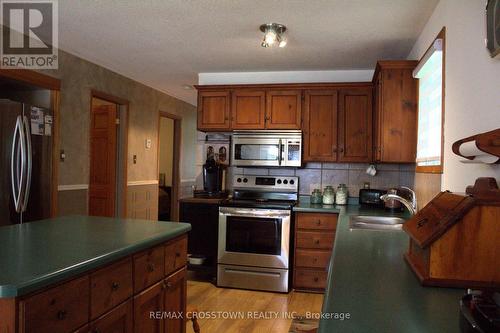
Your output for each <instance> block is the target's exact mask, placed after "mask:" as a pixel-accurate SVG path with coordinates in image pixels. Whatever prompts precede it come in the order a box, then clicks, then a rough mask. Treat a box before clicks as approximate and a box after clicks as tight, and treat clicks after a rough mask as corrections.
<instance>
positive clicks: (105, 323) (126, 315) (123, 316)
mask: <svg viewBox="0 0 500 333" xmlns="http://www.w3.org/2000/svg"><path fill="white" fill-rule="evenodd" d="M90 327H91V328H90V332H92V333H93V332H103V333H104V332H109V333H132V332H133V328H134V325H133V313H132V300H128V301H127V302H126V303H123V304H121V305H119V306H117V307H116V308H114V309H113V310H111V311H110V312H109V313H107V314H105V315H104V316H102V317H101V318H99V319H97V320H96V321H95V322H93V323H92V324H91V325H90Z"/></svg>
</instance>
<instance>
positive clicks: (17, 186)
mask: <svg viewBox="0 0 500 333" xmlns="http://www.w3.org/2000/svg"><path fill="white" fill-rule="evenodd" d="M18 141H19V142H18ZM24 158H25V157H24V137H23V124H22V120H21V116H17V119H16V126H15V128H14V136H13V138H12V152H11V160H10V172H11V180H12V196H13V199H14V208H15V209H16V212H17V213H20V212H21V197H22V194H23V193H22V192H23V191H22V189H23V188H24V177H23V172H22V171H23V169H24V164H25V161H24ZM19 159H21V163H20V164H19Z"/></svg>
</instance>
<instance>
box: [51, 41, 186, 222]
mask: <svg viewBox="0 0 500 333" xmlns="http://www.w3.org/2000/svg"><path fill="white" fill-rule="evenodd" d="M43 72H44V73H45V74H47V75H50V76H53V77H56V78H59V79H60V80H61V95H60V133H61V136H60V148H61V149H64V151H65V153H66V160H65V161H64V162H60V163H59V180H58V184H59V185H75V184H88V183H89V133H88V128H89V121H90V116H89V110H90V103H91V97H90V91H91V90H92V89H95V90H98V91H101V92H104V93H107V94H110V95H113V96H116V97H120V98H122V99H125V100H128V101H129V103H130V104H129V133H128V154H127V155H128V156H127V164H128V169H127V178H128V179H127V181H128V182H137V181H153V180H157V179H158V174H157V166H158V159H157V158H158V156H157V155H158V153H157V151H158V148H157V134H158V115H159V110H162V111H166V112H169V113H173V114H176V115H179V116H181V117H182V138H181V141H182V142H181V145H182V147H181V168H180V170H181V178H186V179H191V178H194V177H195V170H194V155H195V152H194V147H195V142H196V112H195V107H194V106H192V105H190V104H188V103H186V102H183V101H181V100H178V99H176V98H174V97H172V96H169V95H167V94H165V93H162V92H160V91H157V90H154V89H152V88H150V87H147V86H145V85H143V84H141V83H139V82H136V81H133V80H131V79H129V78H126V77H124V76H121V75H119V74H117V73H115V72H112V71H110V70H108V69H106V68H103V67H100V66H98V65H95V64H93V63H90V62H88V61H86V60H83V59H81V58H78V57H76V56H74V55H71V54H68V53H66V52H63V51H59V69H58V70H45V71H43ZM146 139H151V142H152V147H151V148H150V149H146V148H145V141H146ZM133 155H137V164H133ZM133 187H135V186H133ZM64 192H67V191H64ZM68 195H70V194H69V193H68ZM61 196H62V197H63V199H64V196H65V194H64V193H60V195H59V197H61ZM60 212H63V211H62V210H60ZM81 213H86V212H81Z"/></svg>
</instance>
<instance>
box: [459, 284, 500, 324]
mask: <svg viewBox="0 0 500 333" xmlns="http://www.w3.org/2000/svg"><path fill="white" fill-rule="evenodd" d="M460 331H461V332H462V333H495V332H500V291H498V290H468V292H467V294H466V295H465V296H464V297H463V298H462V300H461V301H460Z"/></svg>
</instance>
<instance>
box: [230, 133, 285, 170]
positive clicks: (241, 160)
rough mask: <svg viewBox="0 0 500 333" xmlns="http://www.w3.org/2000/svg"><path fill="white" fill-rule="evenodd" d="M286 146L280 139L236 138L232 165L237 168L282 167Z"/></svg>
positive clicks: (232, 151)
mask: <svg viewBox="0 0 500 333" xmlns="http://www.w3.org/2000/svg"><path fill="white" fill-rule="evenodd" d="M284 150H285V145H284V142H283V141H282V140H281V139H278V138H248V137H246V138H234V139H233V147H232V150H231V153H232V164H233V165H235V166H281V165H282V162H283V159H284Z"/></svg>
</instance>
